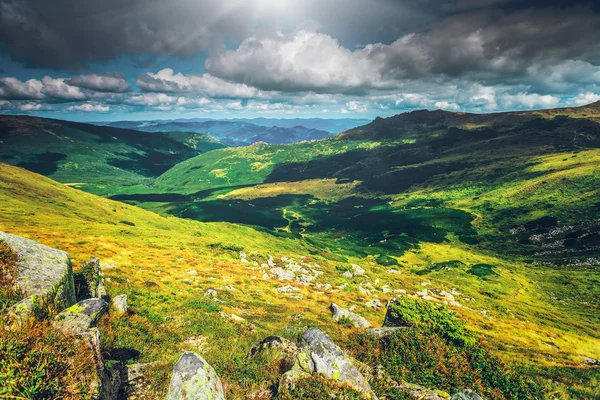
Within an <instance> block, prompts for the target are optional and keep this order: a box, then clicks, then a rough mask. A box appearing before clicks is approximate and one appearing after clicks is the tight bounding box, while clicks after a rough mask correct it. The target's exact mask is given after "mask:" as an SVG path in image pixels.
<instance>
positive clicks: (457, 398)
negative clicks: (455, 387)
mask: <svg viewBox="0 0 600 400" xmlns="http://www.w3.org/2000/svg"><path fill="white" fill-rule="evenodd" d="M451 400H483V398H482V397H481V396H479V395H478V394H477V393H475V392H474V391H472V390H471V389H465V390H461V391H460V392H458V393H454V394H453V395H452V399H451Z"/></svg>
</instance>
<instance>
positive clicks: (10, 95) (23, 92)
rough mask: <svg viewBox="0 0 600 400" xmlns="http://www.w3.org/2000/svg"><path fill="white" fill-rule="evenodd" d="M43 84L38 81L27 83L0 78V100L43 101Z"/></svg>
mask: <svg viewBox="0 0 600 400" xmlns="http://www.w3.org/2000/svg"><path fill="white" fill-rule="evenodd" d="M43 86H44V85H43V83H42V82H41V81H39V80H37V79H30V80H28V81H25V82H21V81H20V80H18V79H16V78H13V77H7V78H0V98H2V99H9V100H29V99H41V98H42V97H44V95H43V94H42V88H43Z"/></svg>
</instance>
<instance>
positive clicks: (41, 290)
mask: <svg viewBox="0 0 600 400" xmlns="http://www.w3.org/2000/svg"><path fill="white" fill-rule="evenodd" d="M0 241H3V242H4V243H6V244H7V245H8V246H9V247H10V248H11V249H12V250H13V251H14V252H15V253H16V254H17V257H18V276H17V280H16V283H15V286H16V288H17V289H18V290H19V291H20V292H22V293H23V295H24V296H25V299H24V300H23V301H21V302H19V303H18V304H16V305H15V306H13V307H12V309H11V310H9V312H8V313H7V314H8V318H9V321H8V322H9V326H11V327H12V328H15V329H16V328H19V327H20V326H21V325H22V324H23V323H24V322H25V321H29V320H34V319H35V318H36V311H37V310H38V309H39V310H42V309H43V310H48V311H61V310H63V309H65V308H67V307H70V306H71V305H73V304H74V303H75V286H74V284H73V270H72V267H71V260H70V259H69V256H68V254H67V253H65V252H64V251H60V250H56V249H52V248H50V247H47V246H44V245H41V244H39V243H37V242H35V241H33V240H30V239H25V238H22V237H20V236H15V235H11V234H8V233H4V232H0Z"/></svg>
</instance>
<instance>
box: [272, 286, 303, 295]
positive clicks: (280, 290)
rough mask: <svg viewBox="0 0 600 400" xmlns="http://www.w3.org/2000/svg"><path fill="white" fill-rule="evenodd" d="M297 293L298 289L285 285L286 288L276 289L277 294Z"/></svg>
mask: <svg viewBox="0 0 600 400" xmlns="http://www.w3.org/2000/svg"><path fill="white" fill-rule="evenodd" d="M298 291H300V289H298V288H297V287H294V286H291V285H286V286H282V287H278V288H277V293H292V292H298Z"/></svg>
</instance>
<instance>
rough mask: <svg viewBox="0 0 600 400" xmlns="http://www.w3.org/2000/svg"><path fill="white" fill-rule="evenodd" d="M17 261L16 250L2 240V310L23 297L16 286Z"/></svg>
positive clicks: (0, 297) (0, 247)
mask: <svg viewBox="0 0 600 400" xmlns="http://www.w3.org/2000/svg"><path fill="white" fill-rule="evenodd" d="M17 261H18V258H17V255H16V254H15V252H14V251H12V249H11V248H10V247H8V245H6V243H4V242H2V241H0V311H2V310H3V309H5V308H8V307H10V306H12V305H13V304H15V303H17V302H18V301H19V300H20V299H21V297H22V296H21V294H20V293H19V291H18V290H17V289H16V288H15V282H16V280H17V274H18V270H17V268H18V266H17Z"/></svg>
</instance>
